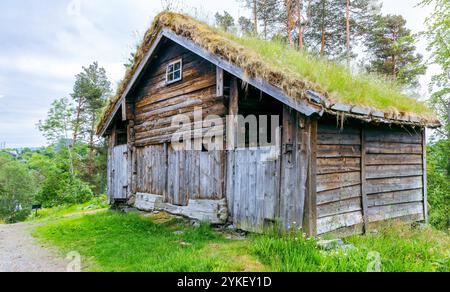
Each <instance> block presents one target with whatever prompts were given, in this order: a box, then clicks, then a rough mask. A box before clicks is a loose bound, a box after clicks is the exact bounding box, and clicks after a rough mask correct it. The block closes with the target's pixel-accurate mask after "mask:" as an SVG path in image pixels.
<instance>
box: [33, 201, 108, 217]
mask: <svg viewBox="0 0 450 292" xmlns="http://www.w3.org/2000/svg"><path fill="white" fill-rule="evenodd" d="M106 208H109V205H108V203H107V198H106V196H105V195H103V196H100V197H98V198H95V199H93V200H91V201H89V202H86V203H83V204H77V205H68V206H65V205H62V206H58V207H54V208H46V209H41V210H38V212H37V215H36V213H35V212H33V213H32V214H31V215H30V217H29V218H28V220H27V221H38V220H54V219H57V218H64V217H66V216H74V215H77V214H83V213H86V212H92V211H96V210H101V209H106Z"/></svg>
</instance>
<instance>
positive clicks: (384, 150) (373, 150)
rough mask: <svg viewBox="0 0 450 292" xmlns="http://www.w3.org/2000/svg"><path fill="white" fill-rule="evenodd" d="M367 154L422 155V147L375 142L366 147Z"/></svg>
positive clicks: (418, 145)
mask: <svg viewBox="0 0 450 292" xmlns="http://www.w3.org/2000/svg"><path fill="white" fill-rule="evenodd" d="M366 151H367V154H422V151H423V150H422V145H420V144H404V143H387V142H373V143H367V145H366Z"/></svg>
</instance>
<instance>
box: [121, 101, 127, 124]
mask: <svg viewBox="0 0 450 292" xmlns="http://www.w3.org/2000/svg"><path fill="white" fill-rule="evenodd" d="M121 107H122V121H123V122H125V121H126V120H127V102H126V101H125V99H124V100H122V105H121Z"/></svg>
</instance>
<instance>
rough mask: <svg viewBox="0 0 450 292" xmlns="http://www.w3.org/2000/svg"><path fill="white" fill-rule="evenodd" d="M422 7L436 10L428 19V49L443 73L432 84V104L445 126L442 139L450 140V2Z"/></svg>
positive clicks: (432, 1)
mask: <svg viewBox="0 0 450 292" xmlns="http://www.w3.org/2000/svg"><path fill="white" fill-rule="evenodd" d="M422 5H424V6H425V5H431V6H433V8H434V9H433V13H432V14H431V16H430V17H428V18H427V25H428V31H427V32H426V33H425V35H426V36H427V37H428V40H429V47H428V49H429V50H430V51H431V52H432V53H433V55H432V59H433V61H434V63H436V64H438V65H439V66H440V67H441V72H440V73H438V74H436V75H435V76H433V79H432V82H431V84H430V90H431V91H432V96H431V99H430V104H431V106H432V107H433V108H434V110H435V112H436V113H437V114H438V116H439V119H440V120H441V121H442V124H443V128H442V129H439V130H438V133H439V134H440V137H445V138H446V139H448V140H450V1H449V0H424V1H423V2H422Z"/></svg>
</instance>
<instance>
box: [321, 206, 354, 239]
mask: <svg viewBox="0 0 450 292" xmlns="http://www.w3.org/2000/svg"><path fill="white" fill-rule="evenodd" d="M361 223H363V217H362V214H361V212H359V211H357V212H353V213H347V214H340V215H336V216H331V217H325V218H320V219H318V220H317V234H319V235H321V234H325V233H328V232H330V231H334V230H337V229H340V228H346V227H351V226H354V225H358V224H361Z"/></svg>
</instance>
